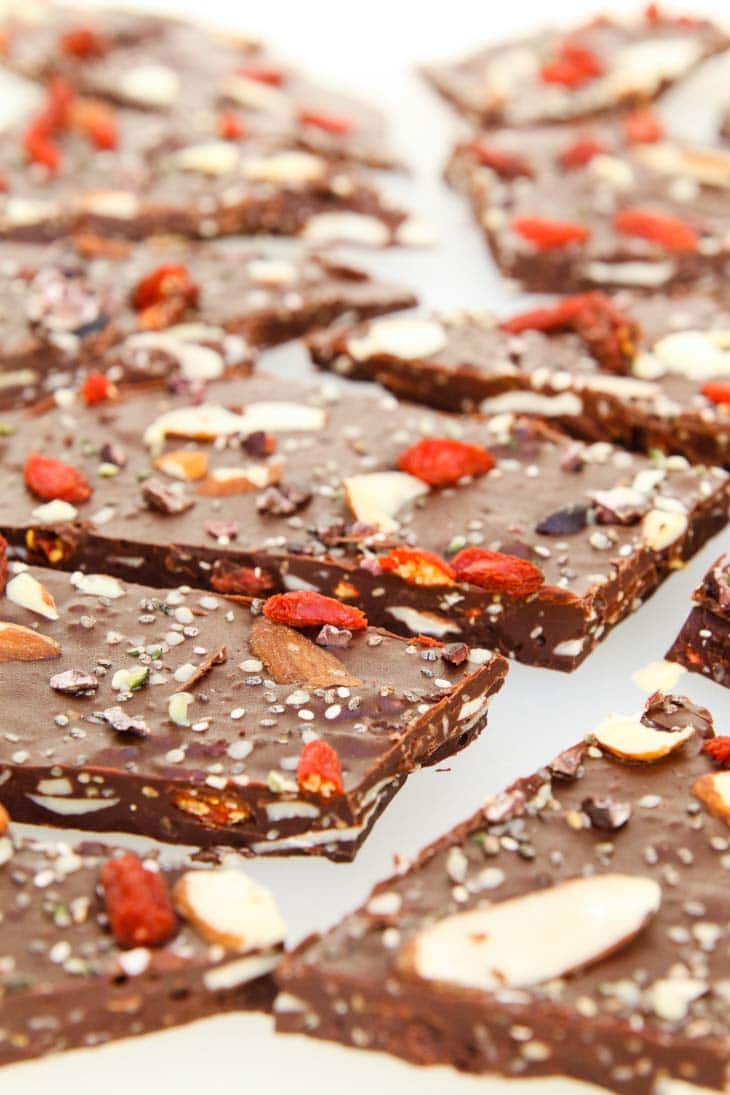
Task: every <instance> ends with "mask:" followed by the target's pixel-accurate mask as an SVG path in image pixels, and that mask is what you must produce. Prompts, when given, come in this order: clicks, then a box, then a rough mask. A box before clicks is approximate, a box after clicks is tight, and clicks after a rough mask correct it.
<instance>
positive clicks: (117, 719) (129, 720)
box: [101, 707, 149, 738]
mask: <svg viewBox="0 0 730 1095" xmlns="http://www.w3.org/2000/svg"><path fill="white" fill-rule="evenodd" d="M101 717H102V718H103V719H104V721H105V722H108V723H109V725H110V726H111V728H112V730H116V732H117V733H118V734H132V735H134V737H136V738H146V737H147V736H148V735H149V727H148V726H147V723H146V722H145V721H144V719H143V718H141V717H140V716H139V715H128V714H127V712H126V711H125V710H124V708H122V707H107V709H106V710H105V711H102V713H101Z"/></svg>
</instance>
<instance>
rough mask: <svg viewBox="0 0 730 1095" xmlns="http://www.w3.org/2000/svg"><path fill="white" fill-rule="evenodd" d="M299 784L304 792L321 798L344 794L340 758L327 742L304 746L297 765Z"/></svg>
mask: <svg viewBox="0 0 730 1095" xmlns="http://www.w3.org/2000/svg"><path fill="white" fill-rule="evenodd" d="M297 783H298V784H299V786H300V787H301V788H302V790H304V791H309V792H310V793H312V794H315V795H319V796H320V797H321V798H332V796H333V795H342V794H344V792H345V788H344V785H343V783H342V768H341V766H340V758H339V757H338V756H337V753H336V751H335V750H334V749H333V748H332V746H331V745H328V744H327V742H326V741H320V740H319V739H318V740H317V741H310V742H308V743H307V744H306V745H305V746H304V748H303V749H302V751H301V753H300V755H299V764H298V765H297Z"/></svg>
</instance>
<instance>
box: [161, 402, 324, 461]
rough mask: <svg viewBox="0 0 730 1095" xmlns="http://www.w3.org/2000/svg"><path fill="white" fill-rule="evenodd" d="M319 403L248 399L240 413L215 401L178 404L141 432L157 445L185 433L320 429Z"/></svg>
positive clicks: (209, 437)
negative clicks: (181, 405)
mask: <svg viewBox="0 0 730 1095" xmlns="http://www.w3.org/2000/svg"><path fill="white" fill-rule="evenodd" d="M326 420H327V419H326V415H325V412H324V411H323V410H322V408H321V407H308V406H306V405H305V404H303V403H285V402H281V403H273V402H272V403H251V404H249V406H248V407H246V409H245V411H244V412H243V413H242V414H236V413H235V412H234V411H229V410H227V408H226V407H221V406H220V405H219V404H217V403H201V404H200V406H195V407H179V408H177V410H174V411H168V412H167V413H166V414H162V415H160V417H159V418H156V419H155V420H154V422H152V423H150V425H149V426H148V427H147V429H146V430H145V432H144V442H145V444H146V445H147V447H148V448H151V449H159V448H160V447H161V446H162V443H163V442H164V440H165V438H166V437H184V438H187V439H189V440H191V441H215V440H216V438H218V437H230V436H231V434H234V433H240V434H241V435H242V436H244V437H245V436H247V435H248V434H251V433H257V432H259V431H260V432H262V433H276V432H277V431H281V432H286V431H292V432H295V431H307V430H319V429H322V428H323V426H324V425H325V422H326Z"/></svg>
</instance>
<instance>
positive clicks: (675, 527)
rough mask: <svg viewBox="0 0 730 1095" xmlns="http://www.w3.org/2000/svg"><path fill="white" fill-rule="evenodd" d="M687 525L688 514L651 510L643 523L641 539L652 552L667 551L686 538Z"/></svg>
mask: <svg viewBox="0 0 730 1095" xmlns="http://www.w3.org/2000/svg"><path fill="white" fill-rule="evenodd" d="M687 524H688V522H687V514H686V513H679V512H677V511H676V510H663V509H650V510H649V512H648V513H647V514H646V516H645V517H644V519H643V521H642V522H641V538H642V540H643V541H644V543H645V544H646V546H647V547H650V548H651V549H652V551H665V550H666V548H668V547H671V546H672V544H676V542H677V541H678V540H679V539H681V537H682V536H684V534H685V532H686V531H687Z"/></svg>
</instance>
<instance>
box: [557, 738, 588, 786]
mask: <svg viewBox="0 0 730 1095" xmlns="http://www.w3.org/2000/svg"><path fill="white" fill-rule="evenodd" d="M585 751H586V746H585V745H584V743H583V742H581V743H580V744H579V745H573V746H571V748H570V749H564V750H563V752H562V753H558V755H557V757H555V759H554V760H552V761H551V762H550V764H549V765H548V771H549V772H550V775H551V776H554V777H556V778H557V779H564V780H573V779H575V778H576V777H577V776H578V775H579V774H580V768H581V764H582V763H583V757H584V756H585Z"/></svg>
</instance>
